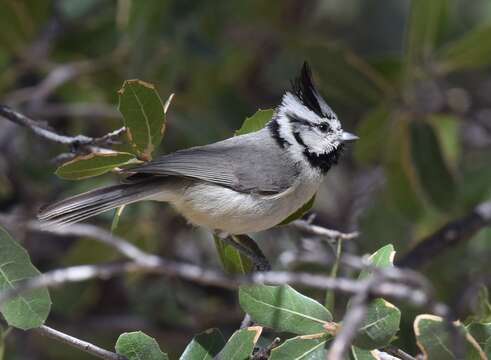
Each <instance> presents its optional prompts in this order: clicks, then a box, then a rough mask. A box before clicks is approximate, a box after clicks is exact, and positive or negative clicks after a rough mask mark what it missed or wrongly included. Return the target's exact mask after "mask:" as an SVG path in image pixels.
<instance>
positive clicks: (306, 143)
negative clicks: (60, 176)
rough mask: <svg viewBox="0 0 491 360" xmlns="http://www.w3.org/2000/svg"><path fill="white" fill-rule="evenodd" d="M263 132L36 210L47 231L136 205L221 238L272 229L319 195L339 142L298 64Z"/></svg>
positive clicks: (178, 156) (331, 116)
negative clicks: (161, 206) (166, 212)
mask: <svg viewBox="0 0 491 360" xmlns="http://www.w3.org/2000/svg"><path fill="white" fill-rule="evenodd" d="M291 83H292V86H291V89H290V90H287V91H285V93H284V95H283V96H282V99H281V103H280V104H279V105H278V106H277V107H276V109H275V110H274V112H273V116H272V118H271V119H270V120H269V121H268V122H267V123H266V125H265V126H264V127H263V128H262V129H260V130H258V131H256V132H251V133H248V134H244V135H240V136H234V137H231V138H228V139H225V140H222V141H218V142H215V143H212V144H207V145H203V146H196V147H191V148H187V149H183V150H178V151H176V152H173V153H169V154H165V155H162V156H160V157H157V158H155V159H154V160H152V161H148V162H146V163H143V164H139V165H136V166H133V167H130V168H125V169H123V170H122V171H121V172H122V173H123V175H124V176H125V177H124V179H123V180H122V182H121V183H120V184H118V185H112V186H107V187H102V188H97V189H95V190H91V191H88V192H85V193H82V194H79V195H75V196H73V197H70V198H67V199H64V200H61V201H59V202H56V203H54V204H52V205H48V206H46V207H44V208H42V209H40V211H39V213H38V219H39V220H40V221H41V222H43V223H45V224H47V225H48V226H57V227H60V226H67V225H70V224H73V223H76V222H79V221H83V220H86V219H88V218H90V217H92V216H95V215H98V214H100V213H103V212H105V211H108V210H111V209H115V208H118V207H121V206H124V205H128V204H132V203H135V202H139V201H144V200H153V201H161V202H166V203H170V204H171V205H172V206H173V207H174V208H175V209H176V210H177V211H178V212H179V213H180V214H182V215H183V216H184V217H185V218H186V219H187V220H188V222H189V223H191V224H193V225H195V226H202V227H205V228H208V229H210V230H211V231H214V232H220V233H225V234H230V235H233V234H236V235H238V234H251V233H257V232H260V231H263V230H267V229H269V228H272V227H274V226H276V225H278V224H279V223H281V222H282V221H283V220H285V219H286V218H287V217H288V216H290V215H291V214H293V213H295V211H297V210H298V209H300V208H301V207H302V206H303V205H304V204H305V203H306V202H308V201H309V200H310V199H311V198H312V197H313V196H314V195H315V194H316V192H317V191H318V190H319V187H320V185H321V183H322V181H323V179H324V178H325V176H326V175H327V173H328V171H329V170H330V169H331V168H332V166H334V165H335V164H337V163H338V161H339V159H340V156H341V154H342V153H343V150H344V148H345V145H346V142H349V141H352V140H356V139H358V137H357V136H355V135H353V134H352V133H349V132H346V131H344V130H343V129H342V127H341V122H340V121H339V119H338V116H337V115H336V113H335V112H334V111H333V110H332V109H331V107H330V106H329V105H328V104H327V102H326V101H325V100H324V99H323V98H322V96H321V95H320V93H319V91H318V90H317V88H316V87H315V84H314V82H313V79H312V72H311V69H310V66H309V65H308V63H307V62H305V63H304V64H303V66H302V68H301V70H300V74H299V75H298V76H297V77H296V78H295V79H294V80H293V81H292V82H291Z"/></svg>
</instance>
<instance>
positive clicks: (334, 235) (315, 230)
mask: <svg viewBox="0 0 491 360" xmlns="http://www.w3.org/2000/svg"><path fill="white" fill-rule="evenodd" d="M289 225H291V226H293V227H294V228H296V229H298V230H300V231H302V232H304V233H307V234H310V235H316V236H321V237H325V238H328V239H341V240H351V239H354V238H356V237H357V236H358V233H357V232H351V233H342V232H340V231H337V230H332V229H327V228H325V227H322V226H318V225H313V224H311V223H310V222H309V221H305V220H295V221H293V222H291V223H290V224H289Z"/></svg>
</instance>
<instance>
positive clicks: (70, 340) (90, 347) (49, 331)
mask: <svg viewBox="0 0 491 360" xmlns="http://www.w3.org/2000/svg"><path fill="white" fill-rule="evenodd" d="M34 331H35V332H37V333H38V334H40V335H43V336H46V337H49V338H51V339H54V340H56V341H59V342H62V343H65V344H67V345H69V346H71V347H74V348H77V349H79V350H82V351H84V352H86V353H88V354H91V355H94V356H96V357H98V358H100V359H104V360H127V359H126V357H124V356H122V355H118V354H116V353H113V352H111V351H108V350H104V349H102V348H100V347H98V346H96V345H94V344H91V343H89V342H87V341H84V340H80V339H77V338H76V337H73V336H71V335H68V334H65V333H63V332H61V331H59V330H55V329H53V328H51V327H49V326H46V325H42V326H41V327H39V328H37V329H35V330H34Z"/></svg>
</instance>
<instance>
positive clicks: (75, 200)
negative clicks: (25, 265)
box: [38, 179, 164, 227]
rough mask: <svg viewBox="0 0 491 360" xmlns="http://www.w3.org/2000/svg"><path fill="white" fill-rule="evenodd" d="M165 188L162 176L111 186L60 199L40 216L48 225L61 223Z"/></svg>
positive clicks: (85, 217) (77, 219) (75, 220)
mask: <svg viewBox="0 0 491 360" xmlns="http://www.w3.org/2000/svg"><path fill="white" fill-rule="evenodd" d="M163 190H164V188H163V181H162V180H157V181H155V180H153V179H152V180H151V181H145V182H139V183H134V184H122V185H114V186H108V187H104V188H100V189H95V190H92V191H88V192H86V193H83V194H80V195H75V196H72V197H70V198H67V199H64V200H61V201H59V202H57V203H54V204H52V205H48V206H47V207H45V208H42V209H41V210H40V211H39V213H38V219H39V220H40V221H42V222H46V223H47V225H49V226H53V225H54V226H57V227H61V226H64V225H69V224H73V223H76V222H79V221H83V220H85V219H87V218H90V217H92V216H95V215H98V214H100V213H103V212H105V211H108V210H111V209H115V208H117V207H120V206H123V205H128V204H131V203H134V202H137V201H140V200H145V199H149V198H152V197H153V196H155V195H156V194H159V193H161V192H162V191H163Z"/></svg>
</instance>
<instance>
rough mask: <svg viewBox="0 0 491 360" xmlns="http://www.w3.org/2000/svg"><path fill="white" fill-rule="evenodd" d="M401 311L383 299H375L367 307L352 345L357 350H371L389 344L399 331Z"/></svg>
mask: <svg viewBox="0 0 491 360" xmlns="http://www.w3.org/2000/svg"><path fill="white" fill-rule="evenodd" d="M400 321H401V311H400V310H399V309H398V308H396V307H395V306H394V305H392V304H391V303H389V302H388V301H385V300H384V299H375V300H373V301H372V302H371V303H370V305H369V306H368V310H367V315H366V317H365V320H363V323H362V325H361V326H360V329H359V330H358V335H357V337H356V339H355V341H354V342H353V344H354V345H355V346H357V347H359V348H362V349H366V350H373V349H377V348H381V347H383V346H386V345H388V344H389V343H390V341H391V340H392V338H393V337H394V336H395V335H396V333H397V331H399V323H400Z"/></svg>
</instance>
